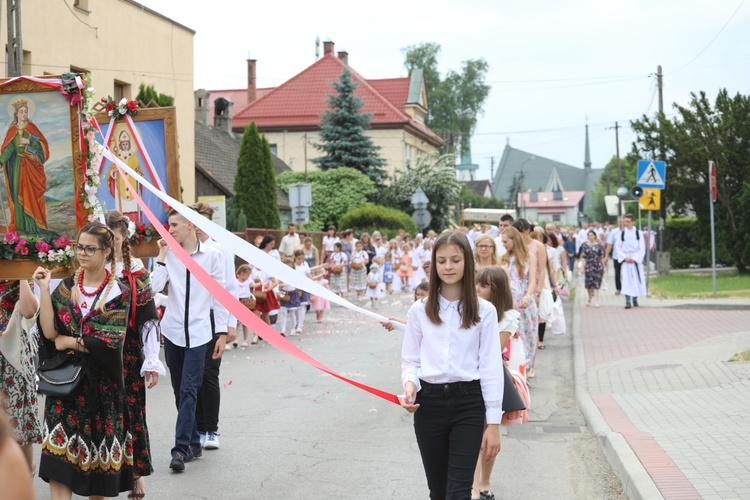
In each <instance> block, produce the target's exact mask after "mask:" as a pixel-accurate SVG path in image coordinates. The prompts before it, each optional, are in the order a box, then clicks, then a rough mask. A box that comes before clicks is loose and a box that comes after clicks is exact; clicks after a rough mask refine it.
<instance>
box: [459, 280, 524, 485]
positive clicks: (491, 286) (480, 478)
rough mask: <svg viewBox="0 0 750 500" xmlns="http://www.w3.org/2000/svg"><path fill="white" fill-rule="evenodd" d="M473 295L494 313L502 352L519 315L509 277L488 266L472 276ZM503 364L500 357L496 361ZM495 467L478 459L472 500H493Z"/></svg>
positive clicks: (513, 330)
mask: <svg viewBox="0 0 750 500" xmlns="http://www.w3.org/2000/svg"><path fill="white" fill-rule="evenodd" d="M476 283H477V295H478V296H479V297H480V298H482V299H484V300H486V301H488V302H490V303H491V304H492V305H493V306H495V309H496V310H497V331H498V332H500V335H499V338H500V348H501V349H503V350H505V346H506V345H508V341H509V340H510V337H511V335H513V334H514V333H515V332H516V331H517V330H518V319H519V318H520V317H521V313H519V312H518V311H516V310H515V309H513V294H512V293H511V291H510V277H509V276H508V273H507V271H505V269H503V268H501V267H498V266H488V267H485V268H483V269H481V270H480V271H479V272H478V273H477V275H476ZM497 363H498V365H501V364H502V363H503V360H502V358H500V359H498V360H497ZM494 465H495V458H494V457H493V458H491V459H489V460H482V457H481V456H480V457H479V459H478V461H477V468H476V469H475V471H474V486H472V488H471V497H472V498H481V499H482V500H484V499H493V498H495V494H494V493H492V490H491V489H490V476H491V475H492V468H493V467H494Z"/></svg>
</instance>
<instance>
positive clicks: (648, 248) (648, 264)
mask: <svg viewBox="0 0 750 500" xmlns="http://www.w3.org/2000/svg"><path fill="white" fill-rule="evenodd" d="M652 213H653V211H652V210H649V211H648V245H646V297H648V296H649V293H648V277H649V276H650V275H651V240H653V237H652V236H651V214H652Z"/></svg>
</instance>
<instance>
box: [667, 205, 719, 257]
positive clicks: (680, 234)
mask: <svg viewBox="0 0 750 500" xmlns="http://www.w3.org/2000/svg"><path fill="white" fill-rule="evenodd" d="M667 250H668V251H669V253H670V265H671V266H672V267H673V268H675V269H686V268H688V267H690V266H691V265H695V266H699V267H711V228H710V227H706V225H705V224H704V223H702V222H701V221H699V220H698V219H696V218H690V217H681V218H677V217H675V218H670V219H667ZM730 262H732V259H731V257H730V255H729V253H728V251H727V248H726V246H725V245H723V244H722V243H721V241H717V242H716V263H717V264H721V263H730Z"/></svg>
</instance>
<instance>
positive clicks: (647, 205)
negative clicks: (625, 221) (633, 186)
mask: <svg viewBox="0 0 750 500" xmlns="http://www.w3.org/2000/svg"><path fill="white" fill-rule="evenodd" d="M638 206H639V207H640V208H641V210H659V209H660V208H661V189H654V188H646V189H644V190H643V196H641V197H640V198H638Z"/></svg>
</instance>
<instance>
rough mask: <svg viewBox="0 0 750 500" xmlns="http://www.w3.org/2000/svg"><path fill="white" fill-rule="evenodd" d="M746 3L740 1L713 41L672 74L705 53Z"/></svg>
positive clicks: (743, 0)
mask: <svg viewBox="0 0 750 500" xmlns="http://www.w3.org/2000/svg"><path fill="white" fill-rule="evenodd" d="M744 4H745V0H742V1H741V2H740V4H739V5H738V6H737V8H736V9H734V12H732V15H731V16H729V19H728V20H727V22H725V23H724V26H722V27H721V29H720V30H719V32H718V33H716V35H715V36H714V37H713V38H712V39H711V41H710V42H708V43H707V44H706V46H705V47H703V48H702V49H701V51H700V52H698V53H697V54H696V55H695V57H693V58H692V59H690V60H689V61H688V62H687V63H685V64H684V65H682V66H681V67H680V68H678V69H676V70H675V71H673V72H672V73H670V75H674V74H675V73H677V72H678V71H682V70H683V69H685V68H686V67H687V66H689V65H690V64H691V63H692V62H693V61H695V60H696V59H698V58H699V57H700V56H701V54H703V53H704V52H705V51H706V49H708V48H709V47H710V46H711V44H712V43H714V40H716V39H717V38H719V35H721V33H722V32H723V31H724V28H726V27H727V26H728V25H729V23H730V22H732V19H734V16H735V15H736V14H737V12H739V10H740V9H741V8H742V6H743V5H744Z"/></svg>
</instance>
